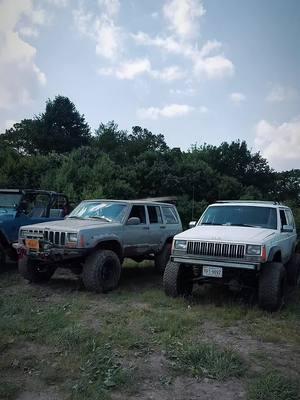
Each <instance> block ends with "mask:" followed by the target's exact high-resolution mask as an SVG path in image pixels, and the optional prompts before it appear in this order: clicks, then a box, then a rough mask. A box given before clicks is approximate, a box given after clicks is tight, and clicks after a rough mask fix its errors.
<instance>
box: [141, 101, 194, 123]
mask: <svg viewBox="0 0 300 400" xmlns="http://www.w3.org/2000/svg"><path fill="white" fill-rule="evenodd" d="M192 111H194V107H192V106H189V105H187V104H170V105H167V106H164V107H162V108H158V107H148V108H140V109H139V110H138V111H137V115H138V117H139V118H140V119H152V120H156V119H158V118H160V117H163V118H176V117H183V116H186V115H188V114H190V113H191V112H192Z"/></svg>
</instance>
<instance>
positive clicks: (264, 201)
mask: <svg viewBox="0 0 300 400" xmlns="http://www.w3.org/2000/svg"><path fill="white" fill-rule="evenodd" d="M216 203H254V204H261V203H263V204H272V205H282V203H281V202H280V201H269V200H217V201H216Z"/></svg>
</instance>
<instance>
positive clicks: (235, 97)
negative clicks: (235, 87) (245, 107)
mask: <svg viewBox="0 0 300 400" xmlns="http://www.w3.org/2000/svg"><path fill="white" fill-rule="evenodd" d="M229 98H230V100H231V101H232V102H233V103H235V104H241V103H242V102H243V101H245V100H246V96H245V95H244V94H243V93H240V92H233V93H231V94H230V95H229Z"/></svg>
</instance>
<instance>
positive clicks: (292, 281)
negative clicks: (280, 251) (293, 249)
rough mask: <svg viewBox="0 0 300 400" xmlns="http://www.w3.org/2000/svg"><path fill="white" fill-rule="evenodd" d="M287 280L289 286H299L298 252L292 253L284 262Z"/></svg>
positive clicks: (299, 261)
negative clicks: (285, 262) (288, 259)
mask: <svg viewBox="0 0 300 400" xmlns="http://www.w3.org/2000/svg"><path fill="white" fill-rule="evenodd" d="M286 272H287V281H288V284H289V285H290V286H296V287H299V286H300V254H296V253H295V254H293V256H292V258H291V259H290V261H289V262H288V263H287V264H286Z"/></svg>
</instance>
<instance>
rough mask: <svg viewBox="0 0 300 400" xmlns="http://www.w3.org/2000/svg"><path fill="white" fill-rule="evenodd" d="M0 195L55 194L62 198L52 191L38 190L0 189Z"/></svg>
mask: <svg viewBox="0 0 300 400" xmlns="http://www.w3.org/2000/svg"><path fill="white" fill-rule="evenodd" d="M0 193H23V194H25V193H39V194H51V195H53V194H55V195H61V196H64V194H63V193H59V192H55V191H53V190H40V189H0Z"/></svg>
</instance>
